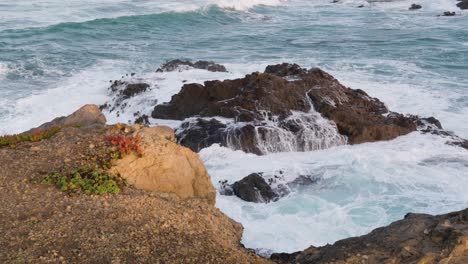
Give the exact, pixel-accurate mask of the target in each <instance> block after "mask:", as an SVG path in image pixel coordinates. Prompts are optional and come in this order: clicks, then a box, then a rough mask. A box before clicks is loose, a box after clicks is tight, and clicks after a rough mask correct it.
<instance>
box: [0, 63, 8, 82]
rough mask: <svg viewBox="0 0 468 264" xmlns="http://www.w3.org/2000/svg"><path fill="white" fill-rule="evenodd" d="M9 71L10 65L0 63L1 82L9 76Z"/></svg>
mask: <svg viewBox="0 0 468 264" xmlns="http://www.w3.org/2000/svg"><path fill="white" fill-rule="evenodd" d="M8 71H9V69H8V65H6V64H4V63H1V62H0V80H2V79H3V78H5V76H6V75H7V74H8Z"/></svg>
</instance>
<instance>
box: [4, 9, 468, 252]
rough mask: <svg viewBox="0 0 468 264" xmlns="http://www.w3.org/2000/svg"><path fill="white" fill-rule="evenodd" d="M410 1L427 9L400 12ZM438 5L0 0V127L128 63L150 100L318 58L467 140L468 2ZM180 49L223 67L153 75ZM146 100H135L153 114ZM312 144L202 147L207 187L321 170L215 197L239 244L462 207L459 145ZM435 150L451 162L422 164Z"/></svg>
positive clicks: (102, 82)
mask: <svg viewBox="0 0 468 264" xmlns="http://www.w3.org/2000/svg"><path fill="white" fill-rule="evenodd" d="M64 2H65V3H64ZM413 2H415V3H421V4H422V5H423V7H424V8H423V9H422V10H420V11H408V10H407V9H408V7H409V6H410V4H411V3H413ZM363 3H364V4H365V7H364V8H357V6H359V5H361V4H363ZM261 4H263V5H261ZM447 10H456V7H455V1H452V0H436V1H429V0H427V1H425V0H423V1H416V0H415V1H390V2H382V3H381V2H379V3H371V4H369V3H367V2H365V1H358V0H356V1H350V0H348V1H343V3H339V4H331V3H329V1H319V0H310V1H305V0H297V1H296V0H291V1H279V0H263V1H161V0H157V1H149V0H138V1H136V0H134V1H130V0H102V1H91V0H85V1H77V0H74V1H59V0H43V1H32V0H27V1H20V2H18V3H17V2H11V1H0V121H1V122H2V124H3V125H2V126H1V127H0V134H5V133H15V132H21V131H24V130H26V129H28V128H30V127H33V126H36V125H39V124H41V123H42V122H45V121H48V120H50V119H51V118H53V117H55V116H59V115H65V114H69V113H71V112H73V110H75V109H76V108H78V107H79V106H81V105H83V104H85V103H97V104H101V103H104V102H105V101H106V100H108V95H107V91H106V89H107V87H108V85H109V80H111V79H118V78H120V77H121V76H122V75H124V74H126V73H130V72H135V73H138V74H139V75H141V76H143V77H142V78H144V79H145V80H146V81H148V82H150V83H154V84H155V86H158V89H157V90H155V91H153V94H149V95H148V97H151V98H156V99H158V100H159V102H163V101H167V100H168V99H169V98H170V96H171V95H172V94H174V93H176V92H177V91H178V89H180V85H181V81H182V80H188V81H202V80H208V79H219V78H221V79H224V78H235V77H241V76H242V75H243V74H246V73H250V72H252V71H255V70H263V69H264V67H265V66H266V65H267V64H269V63H279V62H283V61H286V62H295V63H298V64H301V65H302V66H304V67H312V66H318V67H321V68H323V69H325V70H326V71H328V72H330V73H331V74H332V75H334V76H335V77H336V78H337V79H339V80H340V81H341V82H342V83H344V84H345V85H348V86H351V87H353V88H360V89H363V90H365V91H367V92H369V93H370V94H371V95H372V96H375V97H378V98H380V99H381V100H383V101H384V102H385V103H386V104H387V105H388V106H389V107H390V108H391V109H392V110H395V111H399V112H403V113H413V114H420V115H424V116H435V117H437V118H439V119H440V120H441V122H442V124H443V125H444V127H446V128H447V129H449V130H453V131H455V132H456V133H457V134H459V135H461V136H464V137H468V122H466V120H468V77H467V76H468V27H467V25H468V13H467V12H466V11H465V12H462V11H457V12H459V14H460V15H459V16H455V17H437V15H438V14H441V13H442V12H443V11H447ZM176 58H190V59H197V60H198V59H207V60H215V61H216V62H219V63H222V64H225V65H226V66H227V68H228V70H229V71H230V73H228V74H214V73H206V72H201V71H188V72H183V73H175V74H162V75H158V74H156V73H154V71H155V70H156V69H157V68H158V66H159V65H160V64H161V63H162V62H164V61H165V60H168V59H176ZM142 102H143V103H142V104H137V106H134V109H139V110H142V111H143V112H145V111H146V112H148V111H151V107H152V105H151V104H150V103H149V102H147V101H144V100H143V101H142ZM145 102H146V104H145ZM137 107H139V108H137ZM130 114H131V113H130ZM108 119H109V120H110V121H115V122H116V121H123V122H125V121H127V120H128V119H126V117H120V118H119V117H116V116H113V115H112V114H110V113H108ZM318 153H319V154H316V153H280V154H275V155H268V156H266V157H251V156H250V155H246V154H244V153H238V152H231V151H229V150H226V149H222V148H217V147H213V148H210V149H208V150H206V151H204V152H203V153H202V154H201V156H202V158H203V159H204V161H205V162H206V164H207V167H208V169H209V171H210V174H211V175H212V177H213V182H214V183H215V184H216V183H217V181H218V180H222V179H229V180H233V179H235V178H239V177H243V176H246V175H248V174H249V173H251V172H252V171H267V172H269V171H270V172H273V171H275V170H279V169H285V168H286V169H287V170H288V171H289V172H290V174H291V175H292V176H291V177H294V175H296V176H297V175H298V174H299V173H302V172H303V171H306V172H310V171H316V170H319V171H323V175H322V177H324V178H325V179H327V180H326V181H324V183H323V185H321V186H320V187H315V188H316V189H313V190H309V189H305V190H299V191H297V192H295V193H293V194H292V195H290V196H288V197H287V199H284V200H283V201H281V202H279V203H278V204H269V205H251V204H246V203H243V202H241V201H239V200H236V199H235V198H232V197H229V198H227V197H219V198H218V206H219V207H220V208H221V209H222V210H223V211H224V212H225V213H227V214H228V215H230V216H231V217H233V218H235V219H236V220H238V221H240V222H242V223H243V224H244V226H245V227H246V231H245V234H244V243H246V245H247V246H249V247H253V248H264V249H266V250H267V251H268V250H274V251H294V250H300V249H302V248H304V247H306V246H308V245H310V244H312V243H314V244H315V245H320V244H324V243H330V242H333V241H335V240H337V239H340V238H343V237H347V236H351V235H359V234H363V233H365V232H368V231H369V230H370V229H372V228H375V227H377V226H381V225H384V224H387V223H389V222H391V221H393V220H396V219H398V218H401V217H402V216H403V215H404V213H406V212H409V211H421V212H431V213H439V212H440V213H442V212H445V211H448V210H455V209H461V208H463V207H466V206H468V197H467V196H466V194H464V190H466V189H468V180H467V179H466V178H467V177H468V169H467V168H468V167H467V160H468V157H467V154H466V153H465V152H463V151H461V150H459V149H458V148H454V147H448V146H445V145H443V142H442V141H441V140H440V139H437V138H433V137H429V136H422V135H419V134H417V135H410V136H408V137H403V138H402V139H399V140H397V141H396V142H392V143H381V144H380V143H379V144H365V145H362V146H357V147H340V148H336V149H333V150H327V151H324V152H323V153H322V152H318ZM413 155H414V156H413ZM219 157H224V159H227V160H229V161H230V164H225V163H224V162H223V160H222V159H219ZM324 157H326V158H327V159H326V158H324ZM441 157H448V161H447V160H445V161H443V162H436V163H435V164H434V163H427V162H426V161H427V160H431V159H435V160H441ZM328 159H329V160H328ZM251 160H254V161H255V162H252V161H251ZM311 160H317V161H316V162H311ZM454 160H455V161H454ZM271 164H274V165H271ZM329 166H332V167H333V168H334V169H330V167H329ZM324 175H325V176H324ZM427 177H429V178H431V180H429V181H427ZM434 179H436V180H434ZM363 186H364V187H365V188H363ZM427 201H430V202H427ZM330 219H334V220H333V221H331V220H330ZM285 223H291V224H290V225H287V224H285ZM285 225H287V226H285ZM279 226H281V227H279ZM322 229H325V230H327V232H326V233H324V232H323V231H322ZM305 230H307V231H305ZM278 241H283V242H278Z"/></svg>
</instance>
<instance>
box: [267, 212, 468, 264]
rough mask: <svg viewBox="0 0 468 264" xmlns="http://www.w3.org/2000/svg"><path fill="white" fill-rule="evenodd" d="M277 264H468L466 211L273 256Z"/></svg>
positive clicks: (410, 217) (411, 218)
mask: <svg viewBox="0 0 468 264" xmlns="http://www.w3.org/2000/svg"><path fill="white" fill-rule="evenodd" d="M271 259H272V260H273V261H275V262H277V263H295V264H296V263H297V264H302V263H317V264H320V263H336V264H338V263H401V264H404V263H454V264H455V263H459V264H462V263H467V261H468V209H465V210H463V211H459V212H453V213H449V214H445V215H439V216H432V215H427V214H407V215H406V216H405V218H404V219H403V220H400V221H397V222H394V223H392V224H390V225H389V226H386V227H382V228H377V229H375V230H374V231H372V232H371V233H369V234H367V235H364V236H361V237H353V238H348V239H344V240H340V241H338V242H336V243H335V244H333V245H326V246H323V247H313V246H312V247H309V248H307V249H305V250H304V251H301V252H296V253H293V254H286V253H280V254H273V255H272V256H271Z"/></svg>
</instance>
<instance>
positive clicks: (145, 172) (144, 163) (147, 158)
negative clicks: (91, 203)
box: [110, 126, 216, 205]
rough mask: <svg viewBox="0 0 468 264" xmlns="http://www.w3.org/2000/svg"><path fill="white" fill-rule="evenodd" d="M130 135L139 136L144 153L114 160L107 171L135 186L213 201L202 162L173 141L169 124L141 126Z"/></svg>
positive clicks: (210, 187)
mask: <svg viewBox="0 0 468 264" xmlns="http://www.w3.org/2000/svg"><path fill="white" fill-rule="evenodd" d="M134 137H138V138H141V142H140V143H139V144H140V147H141V151H142V152H143V153H144V155H143V156H142V157H138V156H136V155H128V156H126V157H124V158H123V159H120V160H117V161H115V162H114V163H113V164H112V168H111V169H110V172H112V173H113V174H115V175H120V176H121V177H122V178H124V179H126V180H127V182H128V183H130V184H132V185H133V186H135V187H136V188H138V189H142V190H146V191H157V192H163V193H173V194H176V195H177V196H178V197H180V198H182V199H186V198H201V199H206V200H208V201H209V202H210V203H211V204H213V205H214V203H215V201H216V192H215V189H214V187H213V185H212V184H211V178H210V176H209V175H208V172H207V171H206V169H205V166H204V165H203V163H202V161H201V160H200V158H199V157H198V155H196V154H195V153H193V152H192V151H191V150H189V149H187V148H185V147H182V146H180V145H178V144H177V143H175V135H174V131H173V130H172V129H171V128H169V127H165V126H157V127H152V128H149V127H145V128H142V129H140V130H137V131H135V132H134Z"/></svg>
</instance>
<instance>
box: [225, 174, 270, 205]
mask: <svg viewBox="0 0 468 264" xmlns="http://www.w3.org/2000/svg"><path fill="white" fill-rule="evenodd" d="M232 190H233V192H234V194H235V195H236V196H237V197H239V198H241V199H242V200H244V201H247V202H254V203H268V202H271V201H275V200H277V199H278V195H277V194H276V193H275V192H274V191H273V189H272V188H271V186H270V185H269V184H268V183H267V182H266V181H265V180H264V179H263V177H262V176H261V175H260V174H258V173H252V174H250V175H249V176H247V177H245V178H243V179H242V180H240V181H237V182H235V183H234V184H233V185H232Z"/></svg>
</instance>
